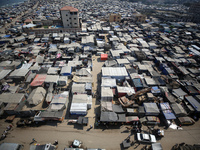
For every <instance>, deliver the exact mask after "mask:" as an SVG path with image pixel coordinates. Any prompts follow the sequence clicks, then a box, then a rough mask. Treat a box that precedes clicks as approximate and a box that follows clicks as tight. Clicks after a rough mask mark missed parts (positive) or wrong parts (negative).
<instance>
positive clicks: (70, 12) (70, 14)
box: [60, 6, 79, 28]
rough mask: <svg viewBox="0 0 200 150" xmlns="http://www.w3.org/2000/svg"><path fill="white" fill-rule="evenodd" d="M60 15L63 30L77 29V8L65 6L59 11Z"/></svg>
mask: <svg viewBox="0 0 200 150" xmlns="http://www.w3.org/2000/svg"><path fill="white" fill-rule="evenodd" d="M60 14H61V19H62V22H63V27H64V28H78V27H79V13H78V9H77V8H74V7H71V6H65V7H63V8H61V9H60Z"/></svg>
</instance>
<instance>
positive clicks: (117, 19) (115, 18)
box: [109, 14, 121, 22]
mask: <svg viewBox="0 0 200 150" xmlns="http://www.w3.org/2000/svg"><path fill="white" fill-rule="evenodd" d="M109 22H121V15H120V14H110V15H109Z"/></svg>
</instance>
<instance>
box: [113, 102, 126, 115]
mask: <svg viewBox="0 0 200 150" xmlns="http://www.w3.org/2000/svg"><path fill="white" fill-rule="evenodd" d="M112 107H113V111H114V112H115V113H124V110H123V109H122V105H114V104H113V105H112Z"/></svg>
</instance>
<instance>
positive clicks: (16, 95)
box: [0, 93, 25, 104]
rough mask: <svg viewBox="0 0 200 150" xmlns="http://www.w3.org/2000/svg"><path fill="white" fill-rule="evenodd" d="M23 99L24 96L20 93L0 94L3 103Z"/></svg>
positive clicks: (16, 101)
mask: <svg viewBox="0 0 200 150" xmlns="http://www.w3.org/2000/svg"><path fill="white" fill-rule="evenodd" d="M24 100H25V96H24V94H22V93H3V94H1V95H0V102H3V103H17V104H19V103H21V102H22V101H24Z"/></svg>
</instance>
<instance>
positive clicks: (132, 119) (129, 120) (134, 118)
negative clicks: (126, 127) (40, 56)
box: [126, 116, 139, 122]
mask: <svg viewBox="0 0 200 150" xmlns="http://www.w3.org/2000/svg"><path fill="white" fill-rule="evenodd" d="M132 121H139V118H138V117H137V116H128V117H126V122H132Z"/></svg>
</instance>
